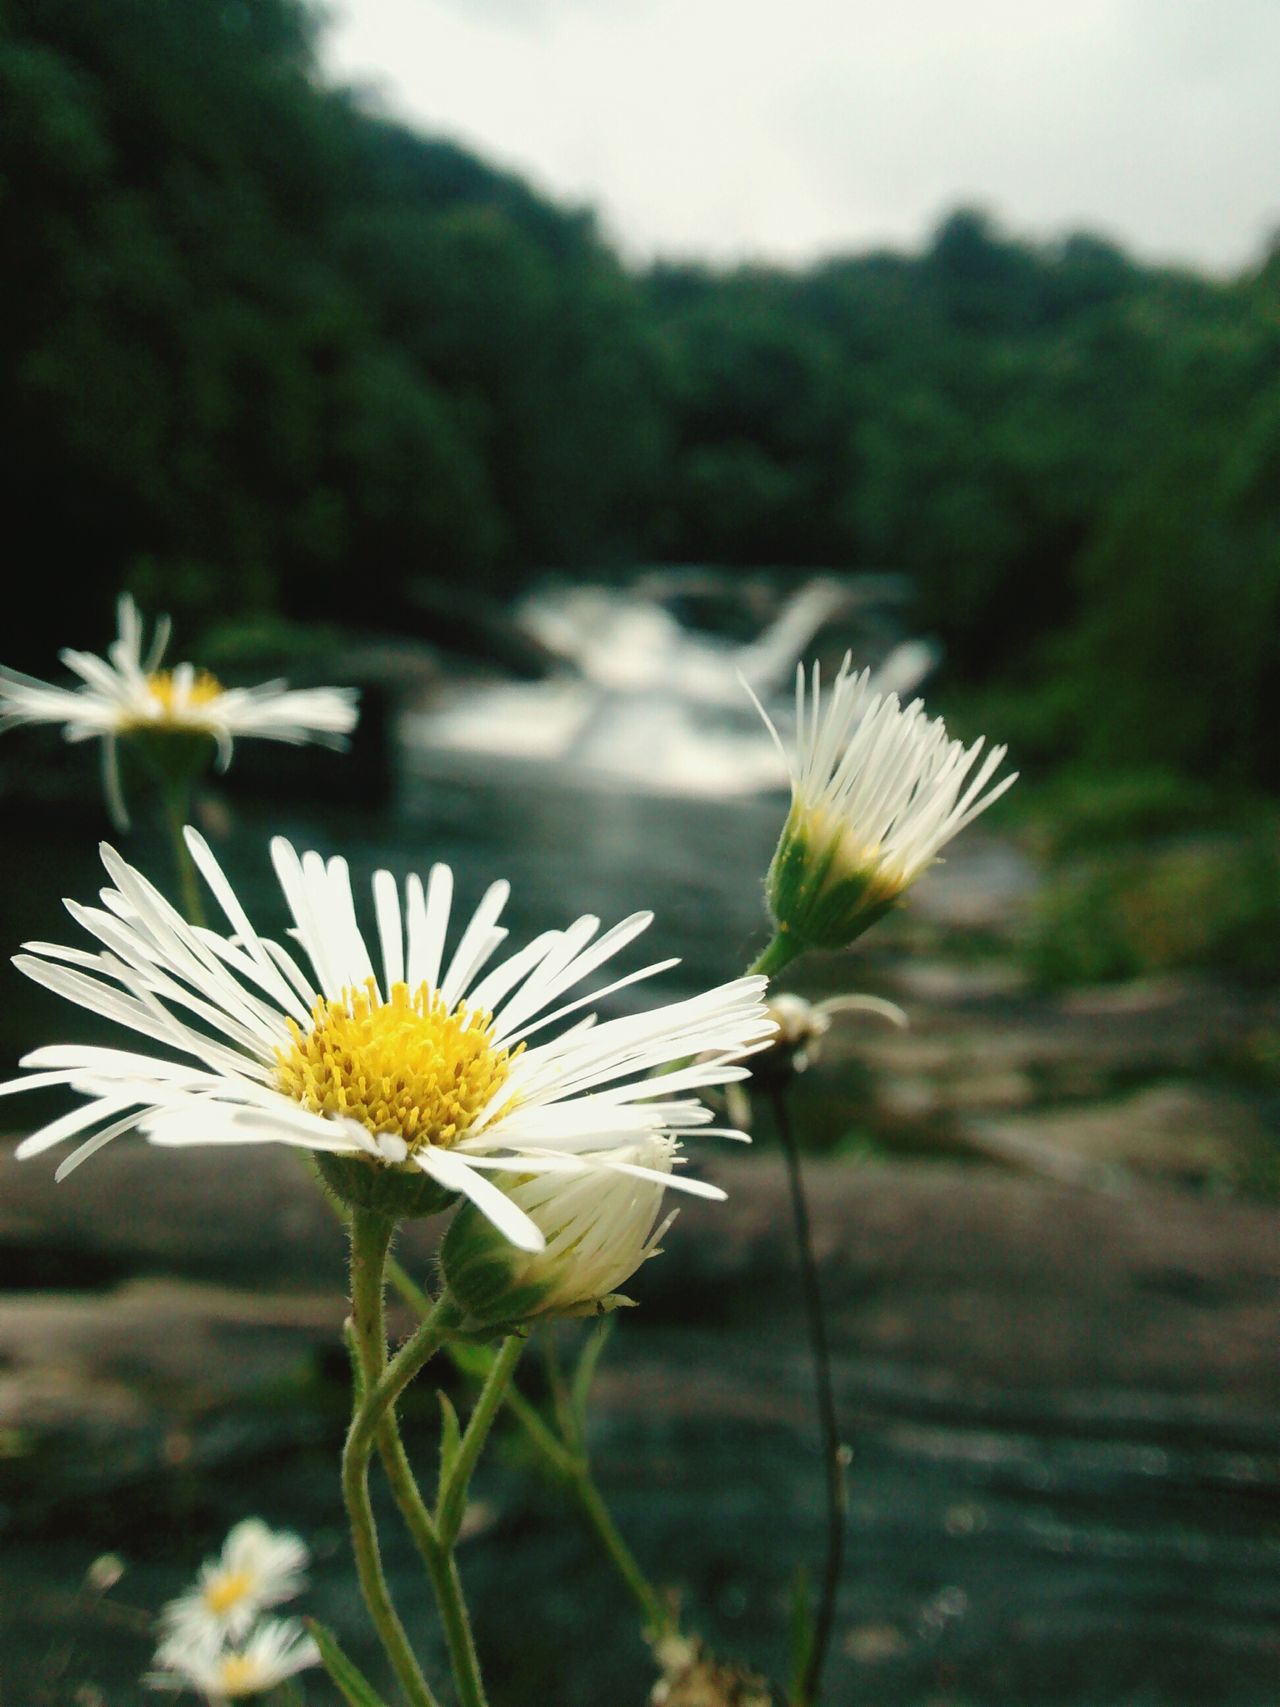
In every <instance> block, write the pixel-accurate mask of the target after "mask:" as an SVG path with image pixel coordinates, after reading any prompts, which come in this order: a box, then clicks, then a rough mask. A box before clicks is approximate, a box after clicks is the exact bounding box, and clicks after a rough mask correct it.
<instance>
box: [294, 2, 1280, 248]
mask: <svg viewBox="0 0 1280 1707" xmlns="http://www.w3.org/2000/svg"><path fill="white" fill-rule="evenodd" d="M330 3H331V8H332V16H333V19H334V22H333V26H332V28H331V30H330V32H329V36H328V47H327V57H328V66H329V69H330V71H331V73H332V74H333V75H334V76H336V77H338V78H341V79H343V80H347V81H352V82H358V83H360V84H367V85H371V86H373V87H374V88H376V89H377V90H378V91H379V101H380V104H381V105H382V107H383V108H384V109H385V110H389V111H391V112H392V113H394V114H395V115H397V116H399V117H402V118H405V119H408V120H410V121H411V122H413V123H415V124H417V125H418V126H420V127H421V128H423V129H426V130H430V131H433V132H439V133H444V134H447V135H449V136H452V137H455V138H457V139H458V140H460V141H462V142H465V143H467V144H469V145H471V146H473V147H474V148H475V149H477V150H478V151H479V152H480V153H482V154H484V155H485V156H486V157H488V158H489V159H491V160H493V161H496V162H499V163H501V164H503V165H506V166H509V167H513V168H516V169H518V170H520V171H521V172H523V173H525V174H526V175H527V176H528V177H529V178H530V179H531V180H532V181H533V182H534V183H535V184H536V185H537V186H538V187H539V188H541V189H543V190H545V191H548V192H550V193H552V194H554V195H556V196H558V197H561V198H565V199H569V200H572V201H577V202H590V203H591V204H593V205H594V206H595V207H596V208H597V210H598V211H599V213H600V215H601V218H602V220H603V223H604V225H605V228H606V230H607V231H608V232H609V233H610V235H611V236H612V237H613V238H614V239H615V240H616V241H617V242H619V243H620V244H621V245H622V247H623V248H624V249H625V250H626V251H627V252H628V253H629V254H631V255H632V256H638V257H648V256H651V255H654V254H662V255H668V256H704V257H708V258H712V259H718V260H726V259H737V258H739V257H744V256H745V257H767V258H774V259H784V260H806V259H809V258H810V257H813V256H816V255H821V254H828V253H831V252H833V251H839V250H848V249H862V248H866V247H868V246H870V245H873V244H876V243H881V242H890V243H895V244H905V245H913V244H916V243H918V242H919V240H920V239H921V238H922V237H923V236H924V235H925V234H926V233H927V232H928V231H929V230H930V229H931V228H932V226H933V225H934V224H936V222H937V220H938V218H939V216H940V215H941V214H943V213H944V212H946V211H947V210H949V209H951V208H953V207H955V206H956V205H957V204H959V203H962V202H963V203H977V204H980V205H982V206H984V207H987V208H989V209H990V210H991V211H992V212H993V213H994V214H995V215H996V216H997V217H998V218H999V219H1000V220H1001V221H1002V222H1003V223H1005V224H1006V225H1007V226H1008V227H1009V228H1011V229H1012V230H1013V231H1015V232H1016V233H1018V234H1021V235H1028V236H1049V235H1052V234H1054V233H1058V232H1061V231H1064V230H1067V229H1079V228H1082V227H1084V228H1088V229H1090V230H1094V231H1099V232H1103V233H1108V234H1110V235H1112V236H1115V237H1117V238H1119V239H1120V240H1121V241H1123V242H1124V243H1125V244H1126V245H1127V246H1129V247H1130V248H1132V249H1134V250H1136V251H1137V252H1138V253H1139V254H1141V255H1143V256H1146V257H1149V258H1157V259H1172V260H1181V261H1191V262H1196V263H1199V264H1202V265H1205V266H1208V267H1211V268H1214V269H1216V270H1221V269H1232V268H1235V267H1237V266H1240V265H1241V264H1243V263H1245V262H1247V261H1248V260H1250V259H1251V258H1253V257H1255V256H1257V254H1258V253H1259V252H1260V250H1261V247H1262V245H1263V242H1264V241H1265V239H1266V238H1267V236H1268V234H1269V233H1270V232H1271V231H1272V230H1273V228H1275V227H1277V226H1280V0H1054V3H1052V4H1046V3H1044V0H877V3H876V4H874V5H873V4H869V3H867V0H770V3H769V4H767V5H766V4H763V3H761V0H330Z"/></svg>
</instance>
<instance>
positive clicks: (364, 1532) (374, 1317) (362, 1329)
mask: <svg viewBox="0 0 1280 1707" xmlns="http://www.w3.org/2000/svg"><path fill="white" fill-rule="evenodd" d="M392 1230H393V1229H392V1223H391V1222H390V1221H387V1220H385V1219H384V1218H383V1217H382V1216H380V1215H375V1214H373V1213H372V1212H371V1211H369V1210H363V1209H356V1210H353V1211H352V1215H351V1309H352V1323H353V1339H354V1343H355V1349H356V1356H357V1358H358V1359H359V1363H360V1369H361V1373H362V1377H363V1382H362V1385H363V1388H364V1395H365V1396H364V1398H363V1400H362V1399H361V1397H360V1394H359V1392H358V1391H357V1395H356V1410H355V1414H354V1415H353V1417H352V1420H351V1428H350V1430H349V1432H348V1434H347V1442H346V1446H345V1447H344V1449H343V1454H342V1492H343V1497H344V1499H345V1501H346V1506H347V1517H348V1520H349V1522H350V1524H351V1541H352V1546H353V1548H354V1550H355V1556H356V1571H357V1574H358V1576H359V1580H360V1590H361V1593H362V1594H363V1595H364V1601H365V1605H366V1606H367V1607H368V1609H369V1616H370V1618H371V1619H372V1620H373V1625H374V1628H375V1629H376V1630H377V1632H378V1637H379V1639H380V1641H381V1642H382V1646H383V1649H384V1650H385V1652H386V1655H387V1659H388V1660H389V1661H390V1662H391V1668H392V1670H393V1671H394V1672H395V1674H396V1677H397V1679H398V1680H399V1683H400V1687H401V1688H402V1689H403V1690H404V1692H405V1695H406V1696H407V1697H408V1699H409V1701H410V1702H411V1703H412V1704H413V1707H439V1702H438V1701H437V1700H436V1697H435V1696H434V1695H433V1694H432V1693H431V1690H430V1689H429V1688H428V1686H427V1682H426V1679H425V1678H424V1677H423V1675H422V1671H421V1669H420V1667H419V1665H418V1662H417V1660H416V1659H415V1658H414V1654H413V1650H412V1648H411V1647H410V1646H409V1639H408V1637H407V1636H406V1635H405V1631H404V1625H403V1624H402V1623H401V1622H400V1618H399V1615H398V1614H397V1612H396V1609H395V1607H394V1605H393V1604H392V1600H391V1592H390V1590H389V1589H388V1587H387V1579H386V1574H385V1572H384V1571H383V1568H382V1554H381V1549H380V1548H379V1546H378V1532H377V1528H376V1526H375V1524H374V1518H373V1507H372V1505H371V1503H370V1500H369V1454H370V1439H371V1435H370V1430H369V1428H368V1426H367V1425H364V1424H363V1423H362V1418H363V1416H364V1414H365V1413H366V1411H367V1410H368V1395H369V1394H370V1393H371V1392H372V1391H373V1390H374V1389H375V1388H376V1386H377V1383H378V1380H379V1378H380V1376H381V1374H382V1370H383V1366H384V1365H385V1362H386V1354H387V1341H386V1325H385V1321H384V1316H383V1275H384V1267H385V1264H386V1259H387V1250H388V1247H389V1246H390V1243H391V1234H392Z"/></svg>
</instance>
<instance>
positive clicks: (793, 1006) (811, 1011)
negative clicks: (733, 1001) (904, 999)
mask: <svg viewBox="0 0 1280 1707" xmlns="http://www.w3.org/2000/svg"><path fill="white" fill-rule="evenodd" d="M769 1013H770V1015H771V1016H772V1017H773V1019H774V1020H775V1021H776V1022H777V1026H778V1031H777V1035H776V1037H775V1038H774V1040H773V1049H772V1050H771V1051H770V1055H771V1056H772V1055H773V1054H775V1053H779V1052H781V1053H782V1054H785V1055H786V1056H787V1057H788V1059H789V1062H790V1066H791V1070H792V1071H793V1072H795V1073H803V1072H804V1071H805V1069H806V1068H807V1067H808V1066H809V1065H810V1064H811V1063H812V1062H813V1061H815V1060H816V1059H817V1058H818V1055H819V1054H820V1053H821V1050H822V1041H823V1039H824V1038H825V1037H826V1035H827V1033H828V1032H829V1031H830V1030H831V1021H832V1020H833V1019H834V1018H835V1016H836V1015H837V1014H844V1013H868V1014H876V1015H878V1016H879V1018H881V1019H887V1020H888V1021H889V1023H890V1024H891V1025H896V1026H898V1027H900V1028H905V1026H906V1024H907V1016H906V1014H905V1013H903V1011H902V1009H901V1008H900V1007H899V1006H898V1004H897V1003H896V1002H886V1001H884V1000H882V998H881V997H879V996H859V995H847V996H828V997H827V999H826V1000H825V1001H822V1002H811V1001H808V1000H807V999H806V998H805V997H804V996H800V995H797V994H796V993H795V992H794V991H792V990H776V991H774V992H773V994H771V995H770V997H769Z"/></svg>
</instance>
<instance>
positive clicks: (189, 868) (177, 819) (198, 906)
mask: <svg viewBox="0 0 1280 1707" xmlns="http://www.w3.org/2000/svg"><path fill="white" fill-rule="evenodd" d="M190 808H191V792H190V790H189V789H186V788H184V787H182V785H181V784H180V783H173V782H168V783H166V784H165V787H164V821H165V828H166V829H167V830H168V832H169V844H170V846H171V847H172V849H173V860H174V864H175V866H176V867H177V871H178V888H179V891H180V893H181V895H182V910H183V913H184V915H185V916H186V920H187V923H188V924H192V925H204V924H207V922H208V919H207V916H206V914H205V910H204V897H203V896H202V895H201V893H200V877H199V873H198V872H197V871H196V862H195V861H194V860H193V859H192V857H191V849H190V848H189V847H188V846H187V839H186V837H185V836H184V835H183V833H182V832H183V829H184V828H185V827H186V823H187V820H188V818H189V816H190Z"/></svg>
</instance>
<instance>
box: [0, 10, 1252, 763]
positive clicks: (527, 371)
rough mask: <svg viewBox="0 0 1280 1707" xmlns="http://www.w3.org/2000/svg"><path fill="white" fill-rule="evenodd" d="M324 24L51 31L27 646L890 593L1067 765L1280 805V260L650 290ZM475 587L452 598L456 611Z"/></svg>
mask: <svg viewBox="0 0 1280 1707" xmlns="http://www.w3.org/2000/svg"><path fill="white" fill-rule="evenodd" d="M319 27H320V26H319V21H318V15H317V14H315V13H314V12H312V11H311V10H310V9H308V8H307V7H305V6H302V5H299V4H296V3H295V0H254V3H253V4H244V3H240V0H229V3H219V4H209V3H207V0H110V3H108V0H38V3H36V0H31V3H23V0H9V3H8V4H6V6H5V7H4V10H3V12H2V13H0V124H2V125H3V132H2V134H0V159H2V162H3V181H2V185H0V220H3V227H4V242H5V250H6V254H7V255H8V256H9V261H8V263H7V265H6V268H5V272H4V277H3V280H0V397H2V398H3V407H4V412H5V418H6V421H7V432H6V440H7V443H8V446H9V449H8V454H7V455H6V457H5V459H4V467H3V473H2V475H0V478H2V479H3V483H4V486H3V491H4V505H5V513H6V516H7V518H8V522H9V530H10V534H11V536H12V537H13V538H14V539H15V540H19V541H22V542H23V545H22V548H21V555H20V557H19V559H18V563H17V567H18V569H19V571H20V572H21V573H22V575H23V582H22V585H23V598H22V600H21V602H20V606H19V608H15V609H13V610H11V612H10V619H9V624H8V626H7V631H6V641H5V657H6V660H7V661H9V662H11V663H15V664H26V665H28V666H36V665H47V664H48V663H49V660H50V654H51V649H52V646H53V643H54V640H55V638H57V639H58V640H62V639H64V638H65V637H66V636H67V635H68V633H69V630H68V619H69V617H70V616H72V615H73V614H74V619H75V629H76V638H77V639H78V641H79V642H80V643H86V642H87V640H88V638H89V637H91V636H92V635H94V634H95V633H101V632H104V631H105V630H106V628H107V626H108V624H109V620H110V609H111V602H112V599H113V598H114V594H115V591H116V589H117V588H118V587H119V586H120V585H121V584H122V583H127V584H128V585H130V586H131V587H133V588H134V589H135V590H136V591H137V593H138V594H139V596H140V597H142V598H144V599H145V600H147V601H148V602H149V603H153V604H154V603H156V602H157V601H158V602H160V603H162V604H163V606H164V608H171V609H172V610H173V611H174V614H175V616H176V617H177V619H178V621H179V624H180V633H181V634H182V635H183V636H185V637H186V638H187V641H188V643H189V644H190V645H192V646H195V645H196V643H197V641H198V640H199V638H200V635H201V631H202V630H207V629H208V628H209V627H210V626H211V625H212V624H213V623H214V622H215V621H216V622H219V623H221V622H225V621H226V620H227V618H228V617H232V616H234V617H237V618H240V619H242V620H249V619H252V620H254V621H260V620H262V619H266V618H281V619H288V620H291V621H302V622H308V621H327V622H330V623H340V624H342V625H343V626H350V627H357V628H362V629H363V628H369V629H383V630H388V629H390V630H401V629H405V628H410V629H417V630H419V631H426V630H427V629H428V628H429V626H430V622H431V620H432V619H431V618H430V617H429V616H427V615H426V614H424V609H423V604H424V600H425V602H426V603H427V604H428V605H429V606H432V607H433V608H435V609H436V616H435V619H434V620H435V621H436V622H437V623H438V624H444V625H445V635H444V637H445V638H446V639H447V638H448V627H447V624H448V617H447V615H445V614H442V613H441V612H440V610H439V606H440V605H443V606H444V607H445V611H447V609H448V607H449V606H450V604H451V603H453V602H454V601H456V602H458V603H460V604H470V603H471V602H472V601H473V600H474V599H476V598H477V597H478V596H483V597H486V598H493V599H502V598H504V597H506V596H508V595H509V594H510V593H511V592H512V591H513V590H515V589H517V588H519V587H521V586H522V585H524V584H525V583H526V582H527V580H528V579H529V578H530V576H531V575H532V574H533V573H535V572H537V571H545V570H547V569H559V570H563V571H566V572H569V573H578V574H585V573H587V572H588V571H589V572H591V573H592V574H598V573H600V571H601V570H602V569H606V568H608V567H609V566H613V567H615V568H617V569H622V568H624V567H626V566H628V565H630V564H633V563H635V562H654V561H666V562H675V563H715V564H721V565H728V566H732V567H735V568H741V569H743V570H746V569H749V568H752V567H755V566H768V567H770V568H774V569H778V570H780V571H796V572H799V571H801V570H804V569H807V568H808V567H810V566H813V565H823V566H827V567H834V568H837V569H867V568H876V569H882V568H889V569H893V570H898V571H903V572H906V573H908V574H909V575H910V576H911V577H912V583H913V586H914V589H915V600H914V610H913V620H914V624H915V626H916V627H917V628H919V629H922V630H924V631H925V632H927V633H929V634H931V635H935V636H937V638H938V639H939V640H940V641H941V642H942V645H943V647H944V656H945V670H946V679H949V680H950V681H951V682H952V683H954V684H963V686H964V687H965V689H966V690H970V691H972V690H975V689H981V690H984V691H986V692H989V693H991V694H993V695H998V696H999V701H1000V706H1001V711H1002V713H1003V715H1002V717H1001V720H1000V721H1001V728H1002V730H1003V731H1004V733H1005V734H1007V735H1008V736H1009V738H1010V739H1014V740H1016V744H1017V746H1018V751H1019V758H1020V759H1021V760H1022V761H1023V762H1032V761H1034V760H1036V759H1043V760H1046V761H1047V760H1063V759H1069V758H1081V757H1084V758H1088V759H1091V760H1100V761H1107V762H1111V763H1123V764H1125V765H1127V766H1135V765H1139V766H1148V767H1166V768H1168V769H1170V770H1172V771H1174V772H1177V773H1178V774H1186V775H1192V776H1197V777H1200V778H1204V779H1207V780H1210V781H1212V782H1213V783H1215V784H1235V785H1239V786H1242V787H1245V786H1250V785H1255V786H1256V785H1266V784H1274V783H1275V782H1276V781H1277V778H1278V776H1280V756H1278V754H1277V746H1276V742H1275V739H1274V732H1275V729H1276V726H1277V720H1278V718H1280V670H1277V668H1276V665H1277V635H1278V634H1280V525H1278V524H1280V359H1278V358H1280V319H1278V318H1277V300H1278V298H1277V291H1278V290H1280V271H1278V270H1277V269H1278V267H1280V261H1277V259H1276V258H1275V257H1274V256H1271V255H1260V256H1259V257H1258V260H1257V263H1256V265H1254V266H1251V267H1249V268H1248V269H1246V270H1245V271H1244V272H1243V273H1242V274H1241V275H1240V276H1237V277H1231V278H1222V277H1217V278H1208V277H1201V276H1196V275H1195V274H1193V273H1191V272H1189V271H1185V270H1182V271H1179V270H1173V269H1170V268H1161V267H1153V266H1149V265H1144V264H1141V263H1140V262H1138V261H1136V260H1134V259H1133V258H1132V257H1131V256H1129V255H1127V254H1126V253H1125V252H1124V251H1123V249H1122V248H1120V247H1119V246H1117V245H1116V244H1115V243H1113V242H1109V241H1105V240H1103V239H1100V238H1098V237H1094V236H1091V235H1089V234H1088V233H1086V232H1081V233H1079V234H1077V235H1073V236H1070V237H1067V238H1064V239H1062V240H1060V241H1055V242H1053V243H1032V242H1028V241H1025V240H1024V239H1022V238H1020V237H1019V236H1018V235H1017V234H1016V233H1009V232H1006V231H1003V230H1001V229H1000V228H999V227H998V226H997V225H995V224H994V223H993V222H992V221H991V220H990V219H989V218H987V217H986V216H985V215H984V214H983V213H981V212H980V211H973V210H964V209H961V210H958V211H956V212H955V213H953V214H952V215H950V216H949V217H948V218H946V219H945V220H944V221H943V222H942V224H941V225H940V226H939V227H938V228H937V230H936V231H935V233H934V235H933V236H932V238H931V239H930V240H929V242H928V243H927V245H926V246H925V247H924V248H923V249H922V250H921V251H920V252H919V253H895V252H888V251H882V252H875V253H868V254H849V255H846V256H841V257H838V258H833V259H831V260H828V261H825V262H823V263H821V264H815V265H811V266H807V267H806V266H795V267H788V268H785V269H784V268H770V267H766V266H751V267H740V268H736V269H728V270H714V269H711V268H708V267H701V266H695V265H687V266H684V265H682V266H676V265H653V266H648V267H643V268H642V267H637V266H625V265H623V263H622V262H621V261H620V260H619V258H618V256H617V254H616V253H615V252H614V251H613V250H612V249H611V248H610V246H609V244H608V243H607V242H605V241H604V240H603V239H602V237H601V235H600V233H599V231H598V230H597V227H596V224H595V222H594V220H593V218H592V216H591V214H590V213H589V212H587V211H584V210H583V209H580V208H572V207H564V206H559V205H555V204H554V203H552V202H550V201H548V200H546V199H545V198H543V197H541V196H539V195H537V194H535V193H534V192H533V191H532V190H531V189H530V188H529V187H528V186H527V185H526V184H524V183H522V182H520V181H519V180H517V179H516V178H513V177H511V176H508V175H504V174H503V173H502V172H499V171H495V170H494V169H493V168H492V167H490V166H489V165H487V164H486V163H485V162H484V161H483V160H481V159H478V158H476V157H475V156H473V155H471V154H469V153H467V152H465V151H464V150H462V149H460V148H459V147H457V146H455V145H454V144H452V143H450V142H448V141H445V140H441V139H438V138H431V137H427V136H422V135H418V134H414V133H413V132H411V131H409V130H407V129H405V128H403V127H402V126H400V125H398V124H396V123H393V122H391V121H390V120H388V119H386V118H382V117H379V116H377V115H376V114H375V113H374V112H372V111H368V110H363V109H362V107H361V104H360V102H359V101H358V100H357V99H355V98H354V97H353V96H351V95H350V94H348V93H346V92H344V91H343V90H341V89H338V88H335V87H331V86H328V85H326V83H325V82H324V81H323V80H322V79H321V78H320V77H319V75H318V73H317V62H316V38H317V31H318V29H319ZM433 591H434V593H435V594H436V595H437V596H438V597H437V598H435V599H433V598H432V597H431V593H432V592H433Z"/></svg>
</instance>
